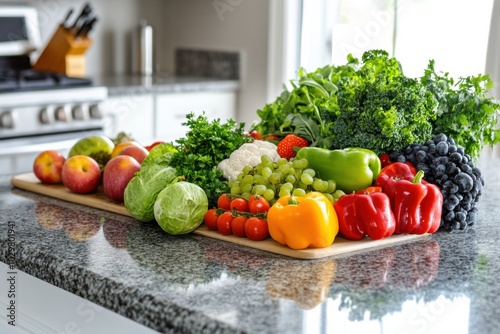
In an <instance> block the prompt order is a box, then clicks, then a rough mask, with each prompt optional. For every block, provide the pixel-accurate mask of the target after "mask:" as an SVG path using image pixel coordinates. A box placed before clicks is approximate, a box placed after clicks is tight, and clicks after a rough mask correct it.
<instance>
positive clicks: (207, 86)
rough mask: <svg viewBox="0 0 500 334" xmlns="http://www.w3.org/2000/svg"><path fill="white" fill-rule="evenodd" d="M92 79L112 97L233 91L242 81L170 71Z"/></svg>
mask: <svg viewBox="0 0 500 334" xmlns="http://www.w3.org/2000/svg"><path fill="white" fill-rule="evenodd" d="M92 81H93V84H94V85H95V86H105V87H107V88H108V96H110V97H113V96H120V95H132V94H146V93H179V92H192V91H218V90H231V91H233V90H238V89H239V87H240V82H239V80H236V79H224V78H222V79H221V78H206V77H194V76H176V75H172V74H170V73H156V74H155V75H153V76H149V77H147V76H140V75H128V74H123V75H121V74H116V75H109V76H98V77H93V78H92Z"/></svg>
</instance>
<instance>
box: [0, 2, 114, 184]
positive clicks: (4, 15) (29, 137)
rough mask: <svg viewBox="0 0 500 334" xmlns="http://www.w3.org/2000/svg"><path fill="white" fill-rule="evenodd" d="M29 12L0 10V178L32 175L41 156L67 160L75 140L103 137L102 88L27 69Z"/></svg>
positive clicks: (31, 35) (33, 34) (35, 40)
mask: <svg viewBox="0 0 500 334" xmlns="http://www.w3.org/2000/svg"><path fill="white" fill-rule="evenodd" d="M33 10H34V9H33V8H31V7H22V6H0V174H14V173H21V172H26V171H31V169H32V164H33V160H34V158H35V157H36V155H37V154H38V153H40V152H41V151H43V150H46V149H55V150H58V151H60V152H61V153H63V154H67V152H68V151H69V149H70V148H71V146H72V145H73V144H74V143H75V142H76V141H77V140H78V139H79V138H82V137H84V136H87V135H91V134H102V133H103V132H104V119H103V115H102V112H101V105H102V103H103V102H104V100H105V99H106V98H107V88H106V87H96V86H93V85H92V81H91V80H90V79H88V78H72V77H68V76H65V75H63V74H56V73H49V72H40V71H35V70H34V69H33V68H32V67H31V59H30V53H31V52H33V50H34V49H36V48H38V47H39V37H38V36H37V33H38V32H37V31H36V30H34V29H32V28H30V27H38V24H37V22H35V20H36V15H33ZM9 36H10V37H9ZM12 36H14V37H12Z"/></svg>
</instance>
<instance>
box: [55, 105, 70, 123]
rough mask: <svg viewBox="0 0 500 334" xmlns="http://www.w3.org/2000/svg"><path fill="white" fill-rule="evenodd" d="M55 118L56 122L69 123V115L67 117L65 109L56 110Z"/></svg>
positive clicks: (58, 108)
mask: <svg viewBox="0 0 500 334" xmlns="http://www.w3.org/2000/svg"><path fill="white" fill-rule="evenodd" d="M54 118H55V119H56V121H59V122H67V121H68V115H66V110H64V107H57V108H56V110H55V111H54Z"/></svg>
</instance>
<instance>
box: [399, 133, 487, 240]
mask: <svg viewBox="0 0 500 334" xmlns="http://www.w3.org/2000/svg"><path fill="white" fill-rule="evenodd" d="M389 158H390V159H391V161H392V162H407V161H408V162H411V163H412V164H413V165H414V166H415V167H416V168H417V170H422V171H424V180H426V181H427V182H430V183H434V184H436V185H437V186H438V187H439V188H440V189H441V193H442V194H443V199H444V202H443V213H442V217H441V226H440V227H442V228H444V229H446V230H447V231H453V230H459V229H460V230H464V229H466V228H467V227H468V226H472V225H474V223H475V222H476V219H477V208H476V203H477V202H478V200H479V197H480V196H481V191H482V188H483V186H484V179H483V178H482V176H481V171H480V170H479V168H477V167H475V166H474V162H473V161H472V160H471V157H470V156H469V155H468V154H467V153H465V151H464V148H463V147H461V146H460V145H456V144H455V141H454V140H453V138H449V137H447V136H446V135H444V134H438V135H434V136H433V138H432V140H428V141H427V142H426V143H425V144H412V145H410V146H407V147H405V148H404V149H403V150H402V151H394V152H391V153H389Z"/></svg>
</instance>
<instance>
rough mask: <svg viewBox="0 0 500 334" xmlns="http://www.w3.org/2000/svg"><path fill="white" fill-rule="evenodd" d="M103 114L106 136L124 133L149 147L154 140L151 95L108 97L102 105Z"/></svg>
mask: <svg viewBox="0 0 500 334" xmlns="http://www.w3.org/2000/svg"><path fill="white" fill-rule="evenodd" d="M104 113H105V116H106V123H107V124H106V130H105V131H106V134H107V135H109V136H114V135H116V134H117V133H118V132H120V131H124V132H126V133H128V134H131V135H132V137H133V138H134V139H136V140H137V141H138V142H140V143H141V144H143V145H149V144H150V142H151V141H152V140H153V139H154V133H153V130H154V97H153V94H136V95H121V96H113V97H110V98H108V99H107V101H106V102H105V103H104Z"/></svg>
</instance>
